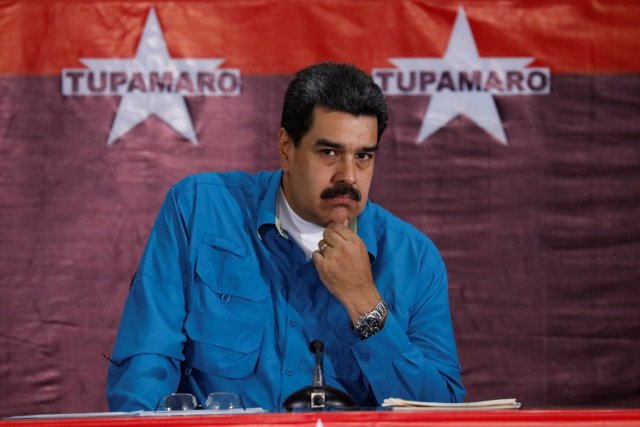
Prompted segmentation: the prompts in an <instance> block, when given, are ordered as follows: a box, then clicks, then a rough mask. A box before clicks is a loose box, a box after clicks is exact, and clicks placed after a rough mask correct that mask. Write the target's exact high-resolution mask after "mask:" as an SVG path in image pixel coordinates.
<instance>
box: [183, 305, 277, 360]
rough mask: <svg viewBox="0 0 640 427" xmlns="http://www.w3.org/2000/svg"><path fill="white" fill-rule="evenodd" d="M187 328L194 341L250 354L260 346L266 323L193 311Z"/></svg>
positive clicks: (186, 323) (186, 324) (188, 319)
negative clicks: (241, 320)
mask: <svg viewBox="0 0 640 427" xmlns="http://www.w3.org/2000/svg"><path fill="white" fill-rule="evenodd" d="M185 330H186V332H187V335H188V336H189V338H191V339H192V340H194V341H199V342H201V343H204V344H207V345H210V346H211V345H212V346H216V347H221V348H224V349H228V350H233V351H237V352H238V353H244V354H248V353H252V352H253V351H255V350H257V349H258V348H259V347H260V344H261V343H262V336H263V334H264V325H263V324H262V323H261V322H259V321H253V322H252V321H243V322H239V321H237V320H230V319H224V318H222V317H218V316H215V315H206V314H205V313H202V312H192V313H189V316H188V317H187V321H186V322H185Z"/></svg>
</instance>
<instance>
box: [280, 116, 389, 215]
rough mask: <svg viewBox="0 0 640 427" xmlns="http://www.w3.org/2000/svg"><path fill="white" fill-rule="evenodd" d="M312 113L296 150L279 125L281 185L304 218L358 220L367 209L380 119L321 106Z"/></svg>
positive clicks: (288, 198)
mask: <svg viewBox="0 0 640 427" xmlns="http://www.w3.org/2000/svg"><path fill="white" fill-rule="evenodd" d="M313 114H314V116H313V125H312V127H311V129H310V130H309V132H308V133H307V134H306V135H305V136H304V137H303V138H302V139H301V140H300V144H299V145H298V147H297V148H296V147H294V145H293V141H292V140H291V139H290V138H289V135H288V134H287V132H286V131H285V130H284V129H280V144H279V153H280V162H281V166H282V170H283V171H284V174H283V177H282V187H283V191H284V194H285V197H286V198H287V201H288V202H289V205H290V206H291V208H292V209H293V210H294V211H295V212H296V213H297V214H298V215H299V216H300V217H302V218H303V219H305V220H307V221H310V222H313V223H315V224H318V225H320V226H323V227H326V226H327V225H328V224H329V223H332V222H333V223H343V222H344V221H345V220H346V219H354V218H355V217H357V216H358V215H359V214H360V212H362V210H363V209H364V206H365V204H366V202H367V199H368V197H369V186H370V185H371V178H372V176H373V164H374V159H375V154H376V150H377V148H378V122H377V119H376V117H374V116H354V115H352V114H349V113H343V112H337V111H329V110H327V109H324V108H322V107H315V109H314V111H313ZM354 190H355V191H354ZM358 194H359V195H360V197H359V200H357V199H358Z"/></svg>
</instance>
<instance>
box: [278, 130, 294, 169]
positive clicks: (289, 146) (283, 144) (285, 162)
mask: <svg viewBox="0 0 640 427" xmlns="http://www.w3.org/2000/svg"><path fill="white" fill-rule="evenodd" d="M278 138H279V142H278V155H279V156H280V167H281V168H282V170H283V171H288V170H289V165H290V164H291V158H292V156H293V150H295V146H294V145H293V140H292V139H291V137H289V134H288V133H287V131H286V130H285V129H284V128H280V132H278Z"/></svg>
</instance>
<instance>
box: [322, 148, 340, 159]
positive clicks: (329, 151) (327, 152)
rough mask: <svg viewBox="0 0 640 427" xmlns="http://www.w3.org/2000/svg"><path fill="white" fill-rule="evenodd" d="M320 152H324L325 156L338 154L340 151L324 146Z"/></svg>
mask: <svg viewBox="0 0 640 427" xmlns="http://www.w3.org/2000/svg"><path fill="white" fill-rule="evenodd" d="M319 153H320V154H322V155H323V156H329V157H332V156H337V155H338V153H337V152H336V150H334V149H333V148H323V149H322V150H320V151H319Z"/></svg>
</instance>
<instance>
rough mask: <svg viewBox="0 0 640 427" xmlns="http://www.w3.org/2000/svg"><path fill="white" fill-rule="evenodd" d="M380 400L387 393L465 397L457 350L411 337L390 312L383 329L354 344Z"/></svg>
mask: <svg viewBox="0 0 640 427" xmlns="http://www.w3.org/2000/svg"><path fill="white" fill-rule="evenodd" d="M352 351H353V354H354V356H355V358H356V360H357V362H358V364H359V366H360V369H361V370H362V372H363V374H364V376H365V378H366V379H367V381H368V383H369V385H370V387H371V389H372V391H373V393H374V395H375V398H376V401H377V402H378V404H381V403H382V401H383V400H384V399H385V398H387V397H399V398H405V399H410V400H423V401H435V402H459V401H462V400H463V399H464V395H465V392H464V387H463V386H462V384H461V383H460V368H459V366H458V363H457V360H456V356H455V354H453V355H449V354H447V353H446V352H445V353H441V354H436V352H430V351H428V350H425V349H424V348H423V347H421V346H419V345H417V344H414V343H412V342H411V341H410V339H409V337H408V336H407V333H406V332H405V331H404V330H403V329H402V328H401V327H400V325H399V324H398V322H397V321H396V319H395V318H394V316H393V313H391V312H390V313H389V314H388V316H387V320H386V323H385V326H384V328H383V329H382V331H380V332H379V333H377V334H376V335H373V336H372V337H370V338H368V339H366V340H363V341H361V342H359V343H357V344H356V345H354V346H353V349H352Z"/></svg>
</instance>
